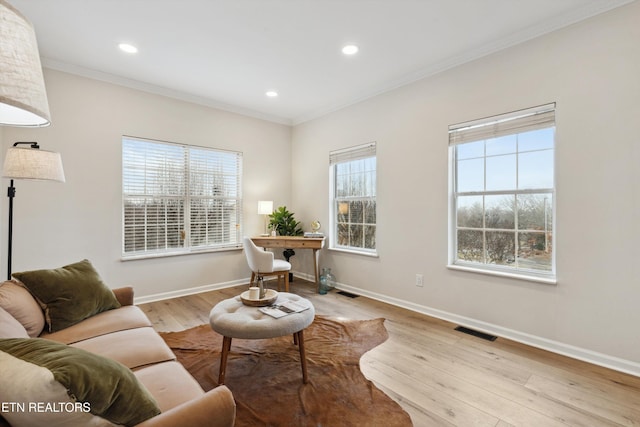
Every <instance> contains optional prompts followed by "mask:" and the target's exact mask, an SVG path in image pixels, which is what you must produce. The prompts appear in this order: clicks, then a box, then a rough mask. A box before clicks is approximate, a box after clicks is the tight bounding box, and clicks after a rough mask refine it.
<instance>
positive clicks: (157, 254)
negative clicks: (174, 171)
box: [120, 135, 243, 261]
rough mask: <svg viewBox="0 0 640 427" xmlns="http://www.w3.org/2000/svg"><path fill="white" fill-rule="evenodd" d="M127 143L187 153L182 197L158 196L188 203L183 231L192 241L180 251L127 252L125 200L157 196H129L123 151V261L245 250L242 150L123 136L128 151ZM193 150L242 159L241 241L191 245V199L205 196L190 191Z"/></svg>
mask: <svg viewBox="0 0 640 427" xmlns="http://www.w3.org/2000/svg"><path fill="white" fill-rule="evenodd" d="M126 140H130V141H140V142H143V143H144V142H147V143H153V144H160V145H168V146H174V147H180V148H182V150H184V164H183V169H182V172H183V173H184V174H185V176H186V177H187V178H186V182H185V188H184V190H183V191H184V193H183V194H182V195H178V196H169V195H158V196H157V197H159V198H162V199H169V198H175V199H177V200H181V201H183V203H184V212H183V216H184V219H183V224H182V225H183V226H184V230H183V240H184V241H188V242H190V243H189V244H188V245H186V244H185V245H184V246H183V247H180V248H164V249H145V250H142V251H134V252H126V251H125V234H126V229H125V201H126V199H127V197H136V196H138V197H153V195H149V194H140V195H137V194H135V193H127V192H126V191H125V177H124V174H125V170H126V169H125V157H124V153H123V152H121V161H122V170H121V179H122V181H121V188H122V193H121V195H122V200H121V205H120V206H121V218H122V223H121V227H120V233H121V239H122V241H121V257H120V259H121V260H122V261H130V260H140V259H148V258H163V257H172V256H182V255H191V254H202V253H208V252H223V251H232V250H240V249H242V230H243V194H242V193H243V192H242V188H243V186H242V180H243V153H242V152H240V151H233V150H224V149H218V148H212V147H204V146H197V145H192V144H183V143H175V142H169V141H162V140H155V139H149V138H141V137H136V136H130V135H122V137H121V150H124V145H125V141H126ZM191 150H204V151H207V152H217V153H226V154H232V155H235V156H238V160H237V174H236V176H237V179H238V181H237V185H236V187H237V188H236V190H237V197H236V198H235V200H236V201H237V207H236V219H237V224H236V231H235V234H236V240H237V242H235V243H234V242H226V243H222V244H220V245H215V246H213V245H203V246H194V245H192V244H191V217H190V215H191V214H190V211H191V206H190V200H191V199H198V198H201V197H202V196H198V195H192V194H190V188H191V183H190V181H189V176H190V175H191V174H192V173H191V168H190V164H189V162H190V160H191ZM145 238H146V233H145Z"/></svg>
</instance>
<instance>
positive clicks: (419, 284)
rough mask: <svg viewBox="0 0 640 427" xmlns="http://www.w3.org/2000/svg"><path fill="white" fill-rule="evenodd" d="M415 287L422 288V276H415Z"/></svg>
mask: <svg viewBox="0 0 640 427" xmlns="http://www.w3.org/2000/svg"><path fill="white" fill-rule="evenodd" d="M416 286H419V287H422V286H424V276H423V275H422V274H416Z"/></svg>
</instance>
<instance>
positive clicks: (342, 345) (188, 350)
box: [161, 315, 412, 427]
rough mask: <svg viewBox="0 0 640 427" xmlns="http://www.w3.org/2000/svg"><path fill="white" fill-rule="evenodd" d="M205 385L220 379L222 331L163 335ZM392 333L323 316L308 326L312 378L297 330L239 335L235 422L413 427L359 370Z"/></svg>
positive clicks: (234, 362)
mask: <svg viewBox="0 0 640 427" xmlns="http://www.w3.org/2000/svg"><path fill="white" fill-rule="evenodd" d="M161 335H162V337H163V338H164V340H165V341H166V342H167V344H168V345H169V347H171V349H172V350H173V351H174V353H175V354H176V356H177V357H178V361H179V362H180V363H182V364H183V365H184V366H185V368H186V369H187V370H188V371H189V372H190V373H191V374H192V375H193V376H194V377H195V378H196V380H197V381H198V382H199V383H200V385H201V386H202V388H204V389H205V390H210V389H212V388H214V387H216V386H217V385H218V383H217V381H218V369H219V367H220V350H221V348H222V336H221V335H219V334H217V333H216V332H214V331H213V330H211V327H210V326H209V325H201V326H197V327H195V328H191V329H188V330H186V331H181V332H168V333H162V334H161ZM387 338H388V334H387V330H386V329H385V327H384V319H381V318H380V319H372V320H343V319H335V318H328V317H323V316H320V315H316V318H315V320H314V322H313V323H312V324H311V325H310V326H309V327H308V328H307V329H305V331H304V341H305V350H306V354H307V369H308V374H309V382H308V383H307V384H303V383H302V372H301V368H300V353H299V352H298V348H297V346H295V345H294V344H293V338H292V336H287V337H280V338H272V339H264V340H241V339H234V340H233V342H232V344H231V352H230V354H229V360H228V362H227V371H226V378H225V384H226V386H227V387H229V389H230V390H231V391H232V392H233V396H234V398H235V400H236V404H237V418H236V426H238V427H244V426H247V427H248V426H251V427H253V426H295V427H298V426H313V427H320V426H324V427H342V426H354V427H355V426H357V427H360V426H368V427H369V426H380V427H399V426H411V425H412V424H411V419H410V417H409V415H408V414H407V413H406V412H405V411H404V410H403V409H402V408H401V407H400V405H398V404H397V403H396V402H395V401H393V400H392V399H391V398H389V397H388V396H387V395H386V394H384V393H383V392H382V391H380V390H379V389H378V388H377V387H376V386H375V385H374V384H373V383H372V382H371V381H369V380H367V379H366V378H365V377H364V375H363V374H362V372H360V365H359V360H360V357H361V356H362V355H363V354H364V353H366V352H367V351H369V350H371V349H372V348H374V347H376V346H378V345H380V344H381V343H383V342H384V341H386V339H387Z"/></svg>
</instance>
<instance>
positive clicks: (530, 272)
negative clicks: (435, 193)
mask: <svg viewBox="0 0 640 427" xmlns="http://www.w3.org/2000/svg"><path fill="white" fill-rule="evenodd" d="M449 147H450V148H449V149H450V153H451V160H452V161H451V166H450V167H451V177H452V179H451V194H452V197H451V200H452V206H451V209H450V213H451V214H450V216H451V220H450V224H451V230H450V232H451V238H450V262H449V263H450V265H451V266H457V267H463V268H468V269H474V270H483V271H486V272H494V273H498V274H507V275H514V276H519V277H523V278H527V279H532V280H539V281H545V282H554V281H555V258H556V254H555V251H554V248H555V242H554V235H555V178H554V175H555V173H554V172H555V171H554V156H555V104H548V105H543V106H539V107H534V108H530V109H526V110H520V111H515V112H512V113H508V114H503V115H500V116H495V117H489V118H485V119H481V120H475V121H472V122H466V123H461V124H458V125H452V126H450V127H449Z"/></svg>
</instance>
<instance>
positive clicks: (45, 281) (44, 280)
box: [13, 259, 120, 332]
mask: <svg viewBox="0 0 640 427" xmlns="http://www.w3.org/2000/svg"><path fill="white" fill-rule="evenodd" d="M13 276H14V277H15V278H16V279H18V280H20V281H21V282H22V283H23V284H24V285H25V286H26V287H27V289H29V292H31V294H32V295H33V296H34V297H35V298H36V299H37V300H38V302H39V303H40V305H42V307H43V309H44V314H45V320H46V322H47V327H48V331H49V332H56V331H59V330H61V329H64V328H67V327H69V326H71V325H75V324H76V323H78V322H80V321H82V320H84V319H86V318H87V317H91V316H94V315H96V314H98V313H101V312H103V311H106V310H111V309H112V308H118V307H120V303H119V302H118V300H117V299H116V297H115V295H114V294H113V291H112V290H111V289H109V287H108V286H107V285H105V284H104V283H103V282H102V279H100V275H98V272H97V271H96V270H95V269H94V268H93V265H91V262H89V261H88V260H86V259H85V260H83V261H80V262H77V263H75V264H70V265H66V266H64V267H60V268H56V269H53V270H34V271H26V272H22V273H13Z"/></svg>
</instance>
